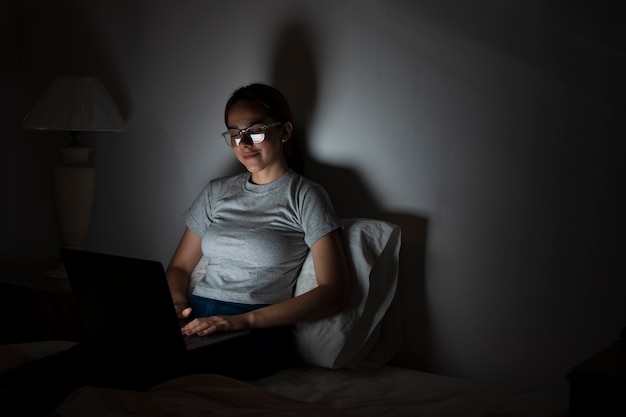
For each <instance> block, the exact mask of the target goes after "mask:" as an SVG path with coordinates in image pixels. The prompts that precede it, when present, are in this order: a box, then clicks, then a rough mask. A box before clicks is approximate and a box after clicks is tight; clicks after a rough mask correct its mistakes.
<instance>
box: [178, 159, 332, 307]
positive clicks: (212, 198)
mask: <svg viewBox="0 0 626 417" xmlns="http://www.w3.org/2000/svg"><path fill="white" fill-rule="evenodd" d="M249 180H250V173H248V172H246V173H243V174H239V175H235V176H232V177H226V178H219V179H215V180H212V181H211V182H210V183H209V184H208V185H207V186H206V187H205V188H204V190H203V191H202V192H201V193H200V195H199V196H198V197H197V198H196V200H195V201H194V202H193V204H192V205H191V207H190V208H189V210H188V211H187V212H186V213H185V222H186V224H187V227H189V229H191V231H192V232H194V233H195V234H196V235H198V236H200V237H201V238H202V252H203V254H204V255H205V257H206V258H207V260H208V264H207V269H206V275H205V277H204V278H203V279H202V280H201V281H200V282H198V284H197V285H196V286H195V288H194V290H193V294H195V295H199V296H202V297H207V298H213V299H216V300H221V301H229V302H237V303H246V304H274V303H277V302H280V301H284V300H287V299H289V298H291V297H292V296H293V287H294V285H295V280H296V278H297V276H298V273H299V272H300V269H301V267H302V264H303V263H304V260H305V258H306V256H307V254H308V251H309V248H310V247H311V246H312V245H313V244H314V243H315V242H317V240H318V239H320V238H321V237H322V236H324V235H326V234H328V233H330V232H331V231H333V230H335V229H338V228H340V227H341V221H340V219H339V218H338V217H337V214H336V213H335V211H334V209H333V207H332V204H331V202H330V199H329V197H328V194H327V193H326V191H325V190H324V189H323V188H322V187H321V186H320V185H318V184H316V183H314V182H312V181H310V180H308V179H306V178H304V177H302V176H301V175H298V174H296V173H295V172H293V171H291V170H289V171H288V172H287V173H285V174H284V175H282V176H281V177H280V178H278V179H277V180H275V181H274V182H271V183H269V184H264V185H257V184H253V183H251V182H250V181H249Z"/></svg>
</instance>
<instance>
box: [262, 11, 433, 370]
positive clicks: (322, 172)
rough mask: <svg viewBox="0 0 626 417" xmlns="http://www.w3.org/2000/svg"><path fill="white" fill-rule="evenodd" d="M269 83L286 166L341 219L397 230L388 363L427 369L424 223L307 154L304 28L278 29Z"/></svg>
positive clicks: (310, 103)
mask: <svg viewBox="0 0 626 417" xmlns="http://www.w3.org/2000/svg"><path fill="white" fill-rule="evenodd" d="M273 56H274V62H273V77H272V78H273V80H272V83H273V85H274V86H275V87H276V88H278V89H279V90H280V91H281V92H283V94H285V96H286V97H287V100H288V101H289V103H290V105H291V108H292V112H293V116H294V125H295V126H294V132H295V134H294V139H295V140H291V141H289V142H288V143H290V144H291V145H292V148H290V149H286V151H287V155H288V158H289V162H290V166H291V167H292V168H293V169H294V170H295V171H296V172H300V173H302V174H305V175H306V176H307V177H308V178H310V179H311V180H313V181H315V182H317V183H319V184H321V185H322V186H324V188H325V189H326V191H327V192H328V194H329V195H330V198H331V199H332V201H333V205H334V207H335V210H336V211H337V213H338V214H339V216H340V217H341V218H356V217H364V218H373V219H379V220H384V221H388V222H390V223H393V224H396V225H398V226H400V228H401V231H402V242H401V244H402V246H401V249H400V271H399V291H398V296H397V297H398V299H397V300H396V301H397V302H400V305H401V309H402V317H403V322H404V323H403V327H404V333H405V337H404V346H403V348H402V349H401V351H400V352H399V353H398V354H397V355H396V357H395V358H394V359H393V361H392V363H394V364H397V365H402V366H406V367H411V368H416V369H426V370H428V369H429V368H430V362H431V357H432V354H431V348H430V346H431V338H430V331H429V325H428V324H429V320H428V309H427V305H426V297H425V291H424V278H425V276H424V274H425V252H426V230H427V219H426V218H424V217H422V216H419V215H415V214H409V213H388V212H384V211H383V209H382V208H381V206H380V204H378V202H377V201H376V200H375V199H374V197H373V196H372V193H371V192H370V191H369V190H368V188H367V186H366V185H365V183H364V181H363V180H362V179H361V178H360V176H359V174H358V172H356V171H354V170H352V169H349V168H346V167H340V166H335V165H329V164H325V163H323V162H321V161H318V160H315V159H313V158H312V157H311V155H310V154H309V152H308V148H307V143H308V135H307V132H308V128H309V126H310V121H311V118H312V116H313V114H314V111H315V106H316V98H317V90H318V78H317V72H316V68H317V67H316V60H315V49H314V45H313V44H312V42H311V40H310V37H309V34H308V31H307V27H306V25H305V24H303V23H301V22H298V21H289V22H286V23H285V24H284V25H283V26H282V27H281V28H280V29H279V31H278V34H277V39H276V44H275V50H274V52H273Z"/></svg>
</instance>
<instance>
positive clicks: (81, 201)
mask: <svg viewBox="0 0 626 417" xmlns="http://www.w3.org/2000/svg"><path fill="white" fill-rule="evenodd" d="M90 153H91V148H89V147H87V146H81V145H69V146H66V147H63V148H61V149H59V156H60V158H59V159H60V163H59V165H57V166H56V168H55V169H54V191H55V198H56V205H57V215H58V218H59V226H60V227H61V236H62V240H63V245H64V246H67V247H74V248H78V249H80V248H82V247H83V244H84V242H85V237H86V235H87V230H88V228H89V223H90V220H91V210H92V206H93V199H94V194H95V185H96V168H95V167H94V166H93V165H91V162H90V160H89V159H90V158H89V156H90Z"/></svg>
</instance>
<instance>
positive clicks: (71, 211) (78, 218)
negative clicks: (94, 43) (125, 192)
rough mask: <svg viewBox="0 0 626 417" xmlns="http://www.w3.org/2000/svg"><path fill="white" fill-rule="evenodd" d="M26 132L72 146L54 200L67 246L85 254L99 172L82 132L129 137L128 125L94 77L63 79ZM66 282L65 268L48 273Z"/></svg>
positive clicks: (27, 121) (62, 160) (57, 175)
mask: <svg viewBox="0 0 626 417" xmlns="http://www.w3.org/2000/svg"><path fill="white" fill-rule="evenodd" d="M22 128H23V129H32V130H39V131H65V132H68V133H69V135H70V137H71V140H70V143H69V144H68V145H66V146H63V147H61V148H59V161H58V164H57V166H56V167H55V169H54V197H55V200H56V208H57V216H58V220H59V227H60V231H61V238H62V245H63V246H65V247H71V248H78V249H82V248H83V245H84V242H85V237H86V235H87V230H88V228H89V223H90V219H91V211H92V207H93V200H94V195H95V181H96V169H95V167H94V165H93V163H92V161H91V158H90V156H91V148H90V147H88V146H85V145H83V144H80V143H79V142H78V139H77V136H78V134H79V133H80V132H124V131H125V130H126V128H125V123H124V119H123V118H122V116H121V115H120V113H119V111H118V110H117V107H116V106H115V103H114V102H113V100H112V99H111V96H110V95H109V93H108V92H107V91H106V89H105V88H104V87H103V85H102V83H101V82H100V81H99V80H98V79H97V78H95V77H59V78H56V79H55V80H54V81H53V82H52V84H51V85H50V86H49V87H48V89H47V90H46V92H45V93H44V95H43V97H42V98H41V99H40V100H39V102H38V103H37V105H36V106H35V107H34V108H33V110H31V112H30V113H28V115H26V117H25V118H24V121H23V123H22ZM47 275H48V276H53V277H58V278H64V277H65V271H64V269H63V267H62V265H60V266H59V267H58V268H55V269H54V270H50V271H48V273H47Z"/></svg>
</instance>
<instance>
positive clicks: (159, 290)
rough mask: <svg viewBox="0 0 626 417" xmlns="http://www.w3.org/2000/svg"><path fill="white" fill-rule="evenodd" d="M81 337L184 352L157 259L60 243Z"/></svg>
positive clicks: (133, 347)
mask: <svg viewBox="0 0 626 417" xmlns="http://www.w3.org/2000/svg"><path fill="white" fill-rule="evenodd" d="M61 260H62V262H63V264H64V265H65V269H66V272H67V276H68V279H69V282H70V285H71V287H72V291H73V293H74V297H75V302H76V307H77V313H78V316H79V317H78V319H79V325H80V334H81V336H82V340H81V341H83V342H86V343H91V344H96V345H99V346H102V347H114V348H119V347H122V349H130V350H139V351H142V350H145V349H148V350H149V351H151V352H153V353H155V352H160V353H170V352H184V351H185V346H184V342H183V338H182V335H181V334H180V326H179V323H178V318H177V317H176V312H175V310H174V305H173V302H172V298H171V294H170V291H169V287H168V285H167V280H166V278H165V272H164V269H163V265H162V264H161V263H160V262H156V261H150V260H143V259H135V258H129V257H123V256H117V255H110V254H103V253H96V252H88V251H83V250H77V249H68V248H61Z"/></svg>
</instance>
